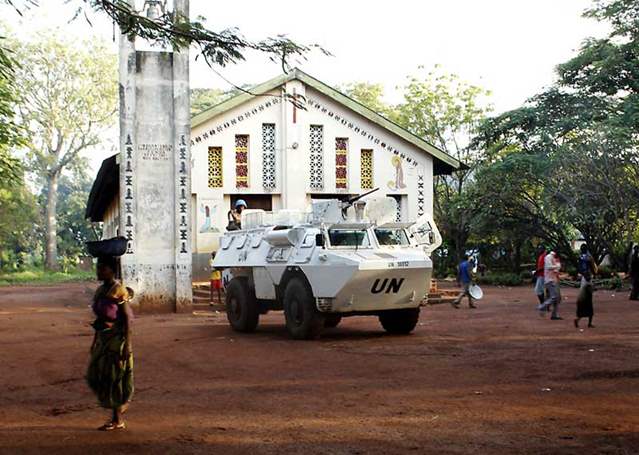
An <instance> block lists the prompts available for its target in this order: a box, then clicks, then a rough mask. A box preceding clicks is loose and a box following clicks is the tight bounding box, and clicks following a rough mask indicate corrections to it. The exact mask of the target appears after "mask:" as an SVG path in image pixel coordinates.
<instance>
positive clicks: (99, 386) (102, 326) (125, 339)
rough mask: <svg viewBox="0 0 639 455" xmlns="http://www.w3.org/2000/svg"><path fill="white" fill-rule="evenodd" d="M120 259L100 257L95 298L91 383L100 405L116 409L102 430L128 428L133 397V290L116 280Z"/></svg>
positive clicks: (89, 380) (89, 375)
mask: <svg viewBox="0 0 639 455" xmlns="http://www.w3.org/2000/svg"><path fill="white" fill-rule="evenodd" d="M116 264H117V262H116V259H115V258H114V257H100V258H98V266H97V278H98V280H101V281H102V282H103V284H102V286H100V287H99V288H98V289H97V290H96V292H95V296H94V297H93V305H92V308H93V312H94V313H95V316H96V320H95V321H94V322H93V328H94V329H95V336H94V338H93V344H92V345H91V361H90V363H89V368H88V371H87V381H88V383H89V387H91V390H93V392H95V394H96V395H97V397H98V401H99V403H100V405H101V406H102V407H104V408H108V409H111V410H112V412H113V413H112V417H111V420H109V421H108V422H107V423H105V424H104V425H102V426H101V427H100V428H99V430H102V431H111V430H121V429H124V428H126V424H125V423H124V418H123V415H124V413H125V412H126V410H127V408H128V407H129V402H130V400H131V397H132V396H133V354H132V351H131V322H132V319H133V313H132V312H131V307H130V305H129V300H130V299H131V298H132V297H133V290H132V289H131V288H125V287H124V286H122V284H120V282H118V281H117V280H116V279H115V270H116V268H117V267H116Z"/></svg>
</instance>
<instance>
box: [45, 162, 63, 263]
mask: <svg viewBox="0 0 639 455" xmlns="http://www.w3.org/2000/svg"><path fill="white" fill-rule="evenodd" d="M59 177H60V173H59V172H52V173H50V174H49V175H48V181H47V207H46V220H45V227H46V233H45V242H46V245H45V262H44V267H45V269H47V270H58V268H59V267H58V237H57V234H58V222H57V213H56V210H57V205H58V178H59Z"/></svg>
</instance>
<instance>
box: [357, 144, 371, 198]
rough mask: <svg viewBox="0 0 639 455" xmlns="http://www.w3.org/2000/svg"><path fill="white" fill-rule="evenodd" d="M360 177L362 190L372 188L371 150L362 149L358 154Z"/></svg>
mask: <svg viewBox="0 0 639 455" xmlns="http://www.w3.org/2000/svg"><path fill="white" fill-rule="evenodd" d="M360 178H361V187H362V189H363V190H371V189H373V151H372V150H370V149H369V150H366V149H362V154H361V156H360Z"/></svg>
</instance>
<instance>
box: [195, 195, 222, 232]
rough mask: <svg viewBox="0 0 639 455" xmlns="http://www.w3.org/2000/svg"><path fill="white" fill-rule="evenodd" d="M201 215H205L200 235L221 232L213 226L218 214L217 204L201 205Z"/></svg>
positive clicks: (210, 202)
mask: <svg viewBox="0 0 639 455" xmlns="http://www.w3.org/2000/svg"><path fill="white" fill-rule="evenodd" d="M200 213H202V214H204V222H203V223H202V225H201V226H200V229H199V230H200V233H201V234H203V233H207V232H220V230H219V229H218V228H217V227H215V226H214V225H213V222H212V219H213V216H214V215H215V214H216V213H217V203H215V202H213V201H204V202H202V203H201V204H200Z"/></svg>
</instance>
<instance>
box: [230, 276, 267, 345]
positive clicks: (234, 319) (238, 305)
mask: <svg viewBox="0 0 639 455" xmlns="http://www.w3.org/2000/svg"><path fill="white" fill-rule="evenodd" d="M259 317H260V309H259V306H258V304H257V300H256V299H255V290H254V289H253V288H251V286H250V285H249V283H248V280H247V279H246V278H243V277H237V278H233V279H232V280H231V282H230V283H229V285H228V286H227V287H226V318H227V319H228V320H229V324H231V327H233V330H236V331H238V332H253V331H254V330H255V328H256V327H257V323H258V321H259Z"/></svg>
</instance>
